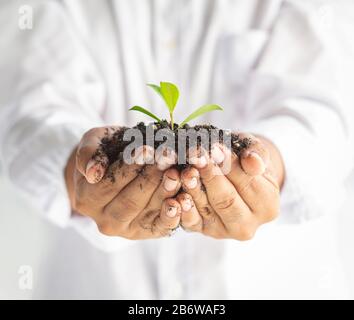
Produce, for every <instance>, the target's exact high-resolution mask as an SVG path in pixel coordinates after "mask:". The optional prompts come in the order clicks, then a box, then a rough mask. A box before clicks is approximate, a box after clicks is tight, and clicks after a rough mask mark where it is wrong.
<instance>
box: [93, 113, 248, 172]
mask: <svg viewBox="0 0 354 320" xmlns="http://www.w3.org/2000/svg"><path fill="white" fill-rule="evenodd" d="M147 126H150V130H151V132H153V134H154V136H155V135H156V132H157V131H158V130H160V129H166V130H165V132H166V133H168V135H171V139H174V140H175V151H176V152H177V150H178V135H179V133H180V134H181V131H179V130H180V129H178V124H175V128H174V130H173V131H172V130H171V127H170V123H169V122H168V121H166V120H163V121H162V122H161V123H158V122H155V123H150V124H148V125H146V124H145V123H144V122H139V123H138V124H137V125H136V126H134V127H133V129H138V130H140V131H141V133H142V134H143V138H144V144H147V141H146V128H147ZM127 129H129V128H128V127H121V128H120V129H118V130H116V131H115V132H114V133H113V135H112V134H109V133H108V130H107V132H106V136H105V137H104V138H103V139H102V140H101V143H100V147H99V149H98V150H97V152H96V154H95V155H94V158H95V159H96V160H98V161H100V159H102V155H106V156H107V157H108V166H111V165H112V164H113V163H115V165H122V164H123V151H124V148H125V147H126V146H127V145H129V144H130V143H131V142H132V141H124V140H123V136H124V133H125V131H126V130H127ZM182 129H186V130H188V129H194V130H195V131H196V132H198V131H199V130H201V129H206V131H205V132H207V133H208V135H209V142H208V144H209V145H210V144H211V141H213V142H214V141H219V142H222V141H223V135H224V134H226V135H230V134H231V138H230V137H229V138H230V139H231V149H232V151H233V152H235V153H236V154H237V155H238V156H239V155H240V154H241V153H242V151H243V150H245V149H247V148H248V147H249V146H250V144H251V140H250V139H249V138H240V136H239V135H238V134H235V133H230V132H228V131H224V130H221V129H220V130H219V129H218V128H217V127H215V126H213V125H206V124H204V125H196V126H193V127H191V126H189V125H188V124H186V125H185V126H184V127H183V128H182ZM215 129H216V130H215ZM184 132H185V130H184ZM215 134H216V135H217V136H214V137H212V136H213V135H215ZM165 140H166V139H164V140H163V141H156V139H154V141H153V143H154V145H153V146H154V148H155V149H157V148H158V147H159V146H160V145H161V144H162V143H164V142H165ZM197 145H198V146H200V145H202V143H201V140H200V139H197ZM186 146H187V149H188V147H190V146H192V145H191V141H190V140H189V139H187V140H186ZM206 149H209V148H206ZM186 166H188V160H187V163H186V164H177V165H176V166H175V167H176V168H177V169H179V170H182V169H183V168H185V167H186Z"/></svg>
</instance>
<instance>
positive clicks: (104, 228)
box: [65, 127, 181, 239]
mask: <svg viewBox="0 0 354 320" xmlns="http://www.w3.org/2000/svg"><path fill="white" fill-rule="evenodd" d="M116 129H117V128H111V127H110V128H94V129H91V130H89V131H88V132H87V133H85V135H84V136H83V137H82V140H81V142H80V144H79V146H78V147H77V149H76V150H74V152H73V153H72V155H71V157H70V159H69V161H68V164H67V167H66V170H65V177H66V183H67V189H68V193H69V197H70V201H71V205H72V208H73V210H74V211H76V212H78V213H80V214H82V215H85V216H89V217H91V218H92V219H93V220H95V222H96V224H97V227H98V229H99V230H100V232H101V233H103V234H105V235H109V236H121V237H125V238H129V239H147V238H157V237H162V236H166V235H169V234H170V233H171V231H172V230H173V229H175V228H177V227H178V225H179V222H180V212H181V208H180V205H179V203H178V202H177V201H176V200H175V199H173V198H172V197H173V196H175V195H176V193H177V192H178V190H179V189H180V186H181V182H180V175H179V172H178V171H177V170H176V169H172V168H171V169H168V170H167V171H165V172H163V170H160V169H161V168H163V169H164V170H165V169H167V168H168V166H169V165H170V164H171V163H172V161H171V159H170V158H169V159H167V158H166V157H164V156H159V157H157V160H156V161H157V165H145V164H144V163H145V162H148V158H149V157H151V156H152V157H154V150H153V149H151V148H149V147H148V146H144V147H143V148H140V150H139V151H138V150H137V152H136V154H135V159H136V160H137V161H135V163H134V164H131V165H127V164H124V163H123V164H119V165H118V164H117V163H116V164H113V165H112V166H110V167H109V168H108V169H107V164H108V159H107V158H106V157H105V156H103V157H100V158H96V159H95V158H93V156H94V154H95V152H96V150H97V148H98V146H99V143H100V141H101V139H102V137H103V136H105V135H111V134H113V132H114V131H115V130H116ZM172 156H173V155H172ZM159 168H160V169H159ZM107 170H110V174H111V175H112V176H113V178H114V179H110V178H106V177H104V175H105V173H106V171H107Z"/></svg>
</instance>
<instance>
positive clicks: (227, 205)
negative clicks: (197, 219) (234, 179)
mask: <svg viewBox="0 0 354 320" xmlns="http://www.w3.org/2000/svg"><path fill="white" fill-rule="evenodd" d="M235 201H236V194H235V192H231V193H230V194H228V195H226V196H225V197H223V198H222V199H218V200H216V201H215V208H216V209H217V210H230V209H232V208H233V207H234V204H235Z"/></svg>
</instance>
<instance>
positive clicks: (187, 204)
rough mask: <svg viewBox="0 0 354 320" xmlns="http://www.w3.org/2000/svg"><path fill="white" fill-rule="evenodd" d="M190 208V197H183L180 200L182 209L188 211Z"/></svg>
mask: <svg viewBox="0 0 354 320" xmlns="http://www.w3.org/2000/svg"><path fill="white" fill-rule="evenodd" d="M191 208H192V201H191V199H188V198H187V199H184V200H183V201H182V209H183V211H189V210H190V209H191Z"/></svg>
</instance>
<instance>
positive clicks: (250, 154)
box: [247, 151, 266, 172]
mask: <svg viewBox="0 0 354 320" xmlns="http://www.w3.org/2000/svg"><path fill="white" fill-rule="evenodd" d="M247 157H253V158H255V159H257V160H258V162H259V164H260V165H261V168H260V171H262V172H264V171H265V169H266V165H265V163H264V161H263V159H262V158H261V156H260V155H259V154H258V153H257V152H254V151H251V152H249V154H248V155H247Z"/></svg>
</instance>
